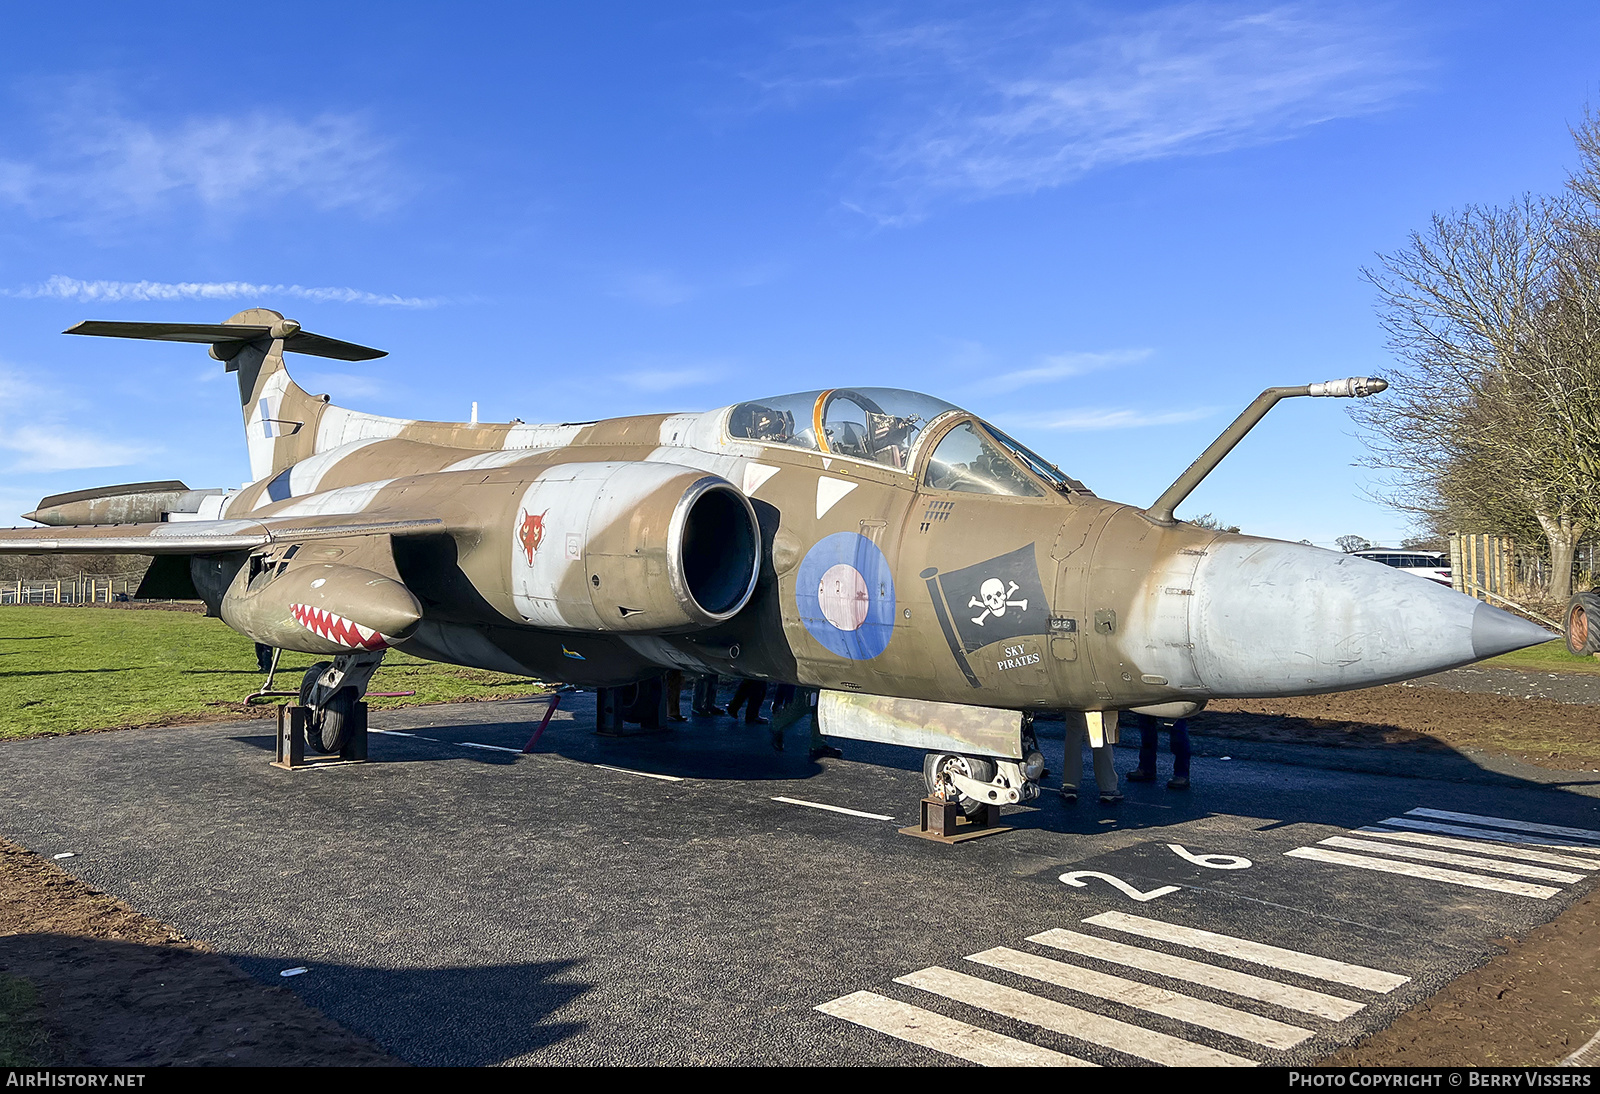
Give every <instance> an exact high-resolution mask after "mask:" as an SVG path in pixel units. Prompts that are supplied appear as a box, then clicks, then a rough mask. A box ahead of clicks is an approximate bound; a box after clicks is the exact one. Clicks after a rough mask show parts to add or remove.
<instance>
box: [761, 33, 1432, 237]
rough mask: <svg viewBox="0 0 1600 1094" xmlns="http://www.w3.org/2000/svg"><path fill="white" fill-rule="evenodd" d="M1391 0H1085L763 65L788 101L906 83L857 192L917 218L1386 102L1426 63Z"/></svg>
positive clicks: (907, 218)
mask: <svg viewBox="0 0 1600 1094" xmlns="http://www.w3.org/2000/svg"><path fill="white" fill-rule="evenodd" d="M1381 15H1382V9H1381V8H1379V9H1373V8H1370V7H1362V6H1351V5H1342V6H1341V5H1334V4H1331V3H1322V2H1291V3H1279V4H1271V5H1264V4H1261V3H1255V4H1248V5H1245V4H1224V5H1217V4H1194V3H1183V4H1174V5H1169V6H1166V7H1162V8H1157V9H1155V10H1151V11H1145V12H1141V13H1138V14H1132V15H1123V14H1120V13H1118V14H1104V15H1100V16H1095V15H1093V14H1092V13H1089V14H1086V10H1085V9H1083V8H1081V7H1078V6H1075V5H1074V6H1067V5H1062V6H1059V7H1052V8H1045V9H1035V10H1033V11H1030V12H1029V13H1027V14H1025V15H1024V16H1021V17H1015V16H1008V17H1004V18H1001V17H994V16H974V17H972V18H970V19H966V20H960V21H945V22H937V23H936V22H928V23H922V24H913V25H893V24H888V23H882V22H880V23H877V24H867V25H863V26H861V27H858V29H857V33H855V34H853V35H850V36H847V37H844V38H836V39H831V40H826V41H820V42H809V43H803V44H800V45H798V46H796V47H795V48H794V49H793V50H791V52H790V58H791V69H790V71H788V72H786V73H779V74H778V75H777V76H765V77H758V78H757V79H758V82H759V83H761V85H762V87H763V88H764V89H765V90H766V91H767V92H768V93H769V94H770V95H773V96H775V97H781V98H785V99H790V100H792V99H797V98H803V97H807V96H814V95H817V94H819V93H839V92H843V93H849V92H851V91H853V90H855V89H857V88H859V87H862V86H865V85H868V84H871V83H874V82H878V83H881V82H887V83H889V84H891V85H894V87H895V88H896V89H897V91H898V92H899V94H897V95H891V96H890V98H891V100H892V101H893V103H894V106H892V107H891V108H890V110H889V112H888V114H887V115H885V116H884V117H883V118H882V120H881V122H880V125H879V132H878V134H877V138H876V140H875V141H874V143H873V146H872V147H871V148H870V149H869V150H868V151H867V153H866V158H867V160H868V161H869V164H870V166H869V168H868V169H867V171H866V172H865V174H866V178H865V180H864V181H863V182H862V184H861V185H860V186H859V188H858V189H859V192H858V193H854V194H850V195H849V196H848V200H847V201H846V202H845V204H846V205H847V206H848V207H850V208H853V209H856V210H857V211H860V212H863V213H865V214H866V215H868V216H870V217H872V218H874V219H876V220H878V221H879V222H880V223H885V224H903V223H910V222H913V221H915V220H917V219H920V218H921V217H923V216H925V215H926V214H927V212H928V211H929V209H930V207H931V206H932V205H934V204H936V203H937V202H939V201H940V200H942V199H943V200H975V199H980V198H986V197H992V196H995V195H999V194H1008V193H1028V192H1033V191H1037V190H1041V189H1045V188H1049V187H1054V186H1060V185H1063V184H1065V183H1068V182H1071V181H1073V180H1074V179H1077V178H1079V177H1081V176H1083V175H1084V174H1086V173H1088V172H1090V171H1093V170H1096V169H1099V168H1105V167H1111V166H1115V165H1119V164H1129V163H1136V162H1139V161H1143V160H1152V159H1158V158H1162V157H1168V156H1175V155H1196V154H1202V153H1211V152H1220V151H1224V150H1227V149H1230V148H1238V147H1242V146H1246V145H1253V144H1261V143H1265V142H1269V141H1275V140H1281V139H1283V138H1286V137H1289V136H1291V135H1293V134H1295V133H1296V132H1299V131H1301V130H1303V129H1305V128H1307V127H1309V126H1313V125H1317V124H1320V123H1323V122H1327V121H1330V120H1332V119H1335V118H1345V117H1354V116H1359V115H1363V114H1369V113H1372V112H1374V111H1378V110H1381V109H1383V108H1385V107H1386V106H1388V105H1389V104H1390V103H1392V102H1393V101H1394V100H1395V99H1396V98H1397V97H1398V96H1399V95H1400V94H1402V93H1403V92H1405V91H1407V90H1409V89H1410V87H1411V86H1412V79H1411V73H1412V72H1413V71H1414V70H1415V69H1416V67H1417V62H1416V61H1415V60H1414V59H1413V58H1414V54H1415V51H1414V50H1413V51H1410V54H1409V55H1408V52H1407V50H1406V48H1405V47H1404V45H1403V43H1402V42H1401V41H1400V40H1399V39H1400V37H1401V36H1400V34H1399V33H1398V32H1397V31H1396V30H1394V29H1392V28H1390V27H1386V26H1384V25H1383V24H1382V21H1381V18H1380V16H1381Z"/></svg>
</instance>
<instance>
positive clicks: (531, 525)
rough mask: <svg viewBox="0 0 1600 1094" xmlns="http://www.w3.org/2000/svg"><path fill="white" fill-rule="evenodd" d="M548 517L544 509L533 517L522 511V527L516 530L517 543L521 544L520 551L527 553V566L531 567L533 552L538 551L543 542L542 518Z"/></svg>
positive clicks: (548, 513)
mask: <svg viewBox="0 0 1600 1094" xmlns="http://www.w3.org/2000/svg"><path fill="white" fill-rule="evenodd" d="M549 515H550V510H548V509H546V510H545V511H544V512H543V513H540V514H539V515H538V516H534V515H533V514H532V513H530V512H528V511H527V510H526V509H524V510H523V511H522V527H520V528H518V529H517V542H518V543H520V544H522V549H523V550H524V551H525V552H527V555H528V565H529V566H532V565H533V555H534V552H535V551H537V550H538V549H539V544H541V543H543V542H544V518H545V517H547V516H549Z"/></svg>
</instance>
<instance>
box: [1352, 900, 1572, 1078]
mask: <svg viewBox="0 0 1600 1094" xmlns="http://www.w3.org/2000/svg"><path fill="white" fill-rule="evenodd" d="M1497 941H1498V943H1499V945H1501V946H1504V947H1505V950H1506V952H1505V953H1503V954H1499V955H1497V956H1495V957H1493V958H1491V959H1490V960H1489V961H1488V963H1487V964H1485V965H1482V966H1480V967H1479V968H1477V969H1476V970H1474V971H1472V972H1469V973H1467V974H1466V975H1464V976H1459V977H1457V978H1456V979H1455V980H1452V981H1451V982H1450V983H1449V984H1447V985H1445V987H1444V988H1443V989H1442V990H1441V991H1440V992H1439V993H1438V994H1437V995H1435V996H1434V997H1433V998H1431V999H1429V1000H1427V1001H1426V1002H1424V1003H1421V1004H1419V1005H1418V1006H1415V1007H1413V1008H1412V1009H1411V1010H1408V1011H1406V1013H1404V1014H1402V1015H1401V1016H1400V1017H1399V1018H1398V1019H1397V1020H1396V1021H1395V1023H1394V1024H1393V1025H1392V1026H1390V1027H1389V1028H1388V1029H1385V1030H1380V1031H1379V1032H1377V1033H1374V1034H1373V1035H1372V1036H1370V1037H1368V1038H1367V1039H1366V1040H1364V1041H1361V1042H1359V1043H1357V1044H1355V1045H1352V1046H1350V1047H1349V1048H1346V1049H1341V1050H1340V1051H1339V1052H1336V1053H1334V1054H1333V1055H1332V1056H1329V1057H1328V1058H1327V1059H1325V1060H1322V1061H1320V1063H1322V1064H1323V1065H1325V1066H1328V1067H1474V1066H1476V1067H1494V1066H1500V1067H1531V1066H1539V1065H1550V1064H1559V1063H1560V1062H1561V1061H1562V1060H1563V1059H1565V1058H1566V1057H1567V1056H1570V1055H1571V1054H1572V1053H1574V1052H1576V1051H1577V1050H1578V1049H1580V1048H1582V1047H1583V1046H1584V1044H1586V1043H1587V1042H1588V1040H1589V1038H1591V1037H1593V1036H1594V1034H1595V1032H1596V1030H1600V969H1597V968H1596V966H1595V962H1594V954H1595V948H1596V946H1600V894H1594V893H1591V894H1590V895H1588V896H1586V897H1584V898H1583V899H1582V900H1580V901H1578V902H1577V903H1576V904H1574V905H1573V906H1572V907H1570V908H1568V909H1567V910H1566V911H1565V912H1562V913H1561V914H1560V915H1559V916H1557V917H1556V918H1555V919H1553V920H1552V921H1550V922H1549V923H1546V924H1545V925H1544V926H1542V927H1539V928H1536V929H1535V930H1533V931H1530V932H1529V933H1528V934H1527V935H1526V936H1525V937H1523V938H1521V939H1511V938H1502V939H1499V940H1497Z"/></svg>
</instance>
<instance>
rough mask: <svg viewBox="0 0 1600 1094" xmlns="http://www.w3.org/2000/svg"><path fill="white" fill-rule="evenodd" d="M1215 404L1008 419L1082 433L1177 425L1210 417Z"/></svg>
mask: <svg viewBox="0 0 1600 1094" xmlns="http://www.w3.org/2000/svg"><path fill="white" fill-rule="evenodd" d="M1215 413H1216V407H1210V406H1203V407H1194V408H1191V409H1189V410H1168V411H1160V412H1150V411H1144V410H1127V409H1121V410H1111V409H1107V408H1099V407H1085V408H1083V409H1079V410H1058V411H1052V412H1047V413H1043V414H1034V415H1030V416H1028V417H1026V418H1014V419H1011V421H1012V422H1013V423H1014V424H1016V425H1017V426H1020V427H1027V428H1032V429H1060V430H1067V431H1072V432H1082V431H1087V430H1099V429H1140V428H1144V427H1146V426H1153V425H1179V424H1181V423H1183V422H1193V421H1198V420H1199V419H1201V418H1209V417H1210V416H1211V415H1212V414H1215Z"/></svg>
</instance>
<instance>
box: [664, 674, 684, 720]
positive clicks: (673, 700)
mask: <svg viewBox="0 0 1600 1094" xmlns="http://www.w3.org/2000/svg"><path fill="white" fill-rule="evenodd" d="M662 683H663V684H664V685H665V687H666V689H667V717H668V718H669V719H670V720H672V721H674V722H681V721H684V717H683V673H681V672H679V671H678V670H677V669H668V670H667V674H666V677H665V679H664V680H663V681H662Z"/></svg>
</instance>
